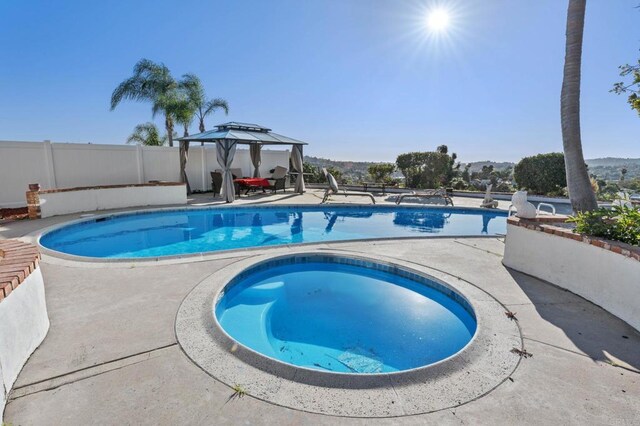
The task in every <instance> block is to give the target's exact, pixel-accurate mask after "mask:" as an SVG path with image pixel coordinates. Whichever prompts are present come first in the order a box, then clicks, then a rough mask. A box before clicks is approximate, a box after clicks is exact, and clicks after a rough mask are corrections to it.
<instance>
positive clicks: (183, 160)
mask: <svg viewBox="0 0 640 426" xmlns="http://www.w3.org/2000/svg"><path fill="white" fill-rule="evenodd" d="M188 159H189V142H188V141H180V180H182V183H185V184H186V185H187V194H191V185H189V178H188V177H187V160H188Z"/></svg>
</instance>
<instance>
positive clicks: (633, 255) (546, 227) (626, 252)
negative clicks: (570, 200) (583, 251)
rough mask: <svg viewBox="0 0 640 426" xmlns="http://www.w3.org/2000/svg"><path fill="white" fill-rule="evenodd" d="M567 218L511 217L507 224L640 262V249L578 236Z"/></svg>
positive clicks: (624, 244)
mask: <svg viewBox="0 0 640 426" xmlns="http://www.w3.org/2000/svg"><path fill="white" fill-rule="evenodd" d="M567 218H568V217H567V216H562V215H556V216H538V217H536V218H534V219H523V218H518V217H514V216H511V217H509V218H507V224H509V225H514V226H520V227H523V228H527V229H530V230H532V231H538V232H544V233H545V234H550V235H557V236H559V237H563V238H568V239H571V240H574V241H579V242H582V243H585V244H590V245H592V246H595V247H598V248H601V249H604V250H609V251H612V252H614V253H617V254H621V255H623V256H626V257H628V258H630V259H634V260H637V261H640V247H636V246H632V245H630V244H626V243H622V242H620V241H611V240H605V239H603V238H599V237H592V236H589V235H584V234H578V233H576V232H574V230H573V228H572V227H568V226H567V225H568V224H567V223H566V219H567Z"/></svg>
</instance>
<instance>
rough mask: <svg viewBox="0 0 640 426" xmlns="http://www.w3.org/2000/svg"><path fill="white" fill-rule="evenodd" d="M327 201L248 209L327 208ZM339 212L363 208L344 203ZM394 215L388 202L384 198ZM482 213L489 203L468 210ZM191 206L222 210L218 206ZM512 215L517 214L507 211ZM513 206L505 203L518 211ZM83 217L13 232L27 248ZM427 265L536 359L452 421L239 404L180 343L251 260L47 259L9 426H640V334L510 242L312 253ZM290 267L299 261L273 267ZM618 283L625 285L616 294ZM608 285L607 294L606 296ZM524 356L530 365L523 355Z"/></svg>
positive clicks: (204, 199)
mask: <svg viewBox="0 0 640 426" xmlns="http://www.w3.org/2000/svg"><path fill="white" fill-rule="evenodd" d="M319 193H320V191H317V190H314V191H309V192H308V193H307V194H305V195H294V194H291V193H285V194H278V195H270V194H267V195H264V196H263V195H261V194H259V195H256V196H252V197H247V198H244V197H243V198H242V199H241V200H240V202H239V204H247V203H262V202H265V203H266V202H268V203H294V204H304V203H311V204H314V203H318V202H319V198H318V197H319ZM334 200H335V201H334V202H336V201H337V202H361V201H362V200H361V199H359V197H357V198H355V199H349V198H346V199H345V198H344V197H335V198H334ZM379 200H380V202H384V198H382V197H379ZM454 202H455V204H456V206H474V207H477V206H478V205H479V203H480V202H481V200H479V199H461V198H455V199H454ZM190 203H191V204H194V205H202V204H216V203H217V202H216V201H211V196H210V195H208V194H203V195H198V196H195V197H193V198H192V199H191V200H190ZM504 204H506V205H504ZM508 204H509V203H508V202H505V203H503V202H501V207H506V206H507V205H508ZM78 216H79V215H69V216H64V217H54V218H48V219H42V220H37V221H19V222H13V223H5V224H0V238H16V237H23V236H26V237H24V239H25V240H26V241H29V240H31V239H32V238H30V237H29V236H28V234H30V233H33V232H34V231H37V230H38V229H41V228H44V227H47V226H51V225H53V224H56V223H60V222H63V221H66V220H70V219H72V218H77V217H78ZM320 248H331V249H332V250H334V251H345V252H351V253H357V254H361V255H365V256H366V255H370V254H377V255H382V256H387V257H391V258H397V259H401V260H404V261H406V262H414V263H416V264H418V265H423V266H427V267H430V268H433V269H436V270H439V271H442V272H444V273H447V274H450V275H452V276H455V277H460V278H462V279H464V280H467V281H469V282H471V283H473V284H475V285H477V286H478V287H480V288H482V289H484V290H486V291H487V292H489V293H490V294H491V295H493V296H494V297H495V298H496V299H497V300H499V301H500V302H501V303H502V304H503V305H505V307H506V308H507V309H508V310H510V311H514V312H516V313H517V318H518V324H519V326H520V329H521V333H522V335H523V338H524V346H525V348H526V349H527V350H528V351H529V352H531V353H532V354H533V357H532V358H527V359H522V361H521V362H520V365H519V366H518V368H517V369H516V371H515V373H514V374H512V376H511V380H507V381H505V382H503V383H502V384H501V385H499V386H498V387H497V388H496V389H494V390H493V391H492V392H490V393H488V394H486V395H485V396H483V397H481V398H479V399H476V400H474V401H471V402H468V403H466V404H464V405H460V406H458V407H455V408H452V409H446V410H442V411H438V412H434V413H430V414H423V415H416V416H408V417H395V418H387V419H363V418H343V417H332V416H326V415H320V414H310V413H307V412H302V411H296V410H291V409H288V408H284V407H280V406H276V405H272V404H269V403H267V402H264V401H262V400H259V399H256V398H253V397H252V396H250V395H248V396H246V397H244V398H235V399H231V398H230V397H231V395H232V393H233V390H232V389H230V388H229V387H228V386H226V385H224V384H222V383H220V382H218V381H216V380H215V379H213V378H212V377H210V376H209V375H207V374H206V373H205V372H203V371H202V370H201V369H200V368H199V367H197V366H196V365H194V364H193V363H192V362H191V361H190V360H189V359H188V358H187V357H186V356H185V355H184V354H183V352H182V351H181V349H180V347H179V345H178V344H177V341H176V336H175V332H174V322H175V317H176V312H177V311H178V307H179V306H180V304H181V302H182V300H183V299H184V298H185V296H186V295H187V294H188V293H189V292H190V291H191V289H193V288H194V287H195V286H196V285H197V284H198V283H200V282H201V281H202V280H204V279H205V278H206V277H208V276H209V275H211V274H213V273H215V272H216V271H217V270H219V269H220V268H222V267H224V266H227V265H230V264H232V263H234V262H236V261H238V260H240V259H246V258H248V257H250V256H247V255H246V254H239V253H235V254H228V255H225V254H219V255H216V256H215V257H212V258H211V259H209V260H199V261H192V262H188V263H187V262H175V263H171V262H160V263H157V264H156V263H149V262H131V263H129V262H126V263H117V264H113V263H111V264H109V263H83V262H71V261H61V260H60V259H53V258H51V257H48V256H44V257H43V260H42V262H41V267H42V272H43V275H44V278H45V285H46V292H47V293H46V297H47V305H48V310H49V316H50V320H51V328H50V331H49V334H48V335H47V337H46V338H45V340H44V342H43V343H42V345H41V346H40V347H39V348H38V349H37V350H36V352H35V353H34V354H33V355H32V356H31V358H30V359H29V361H28V362H27V364H26V366H25V367H24V369H23V371H22V372H21V374H20V376H19V377H18V381H17V383H16V385H15V387H14V389H13V391H12V393H11V395H10V401H9V403H8V405H7V407H6V411H5V421H6V422H8V423H11V424H13V425H31V424H34V425H42V424H47V425H51V424H65V425H69V424H73V425H75V424H314V425H315V424H363V425H364V424H425V423H437V424H510V425H511V424H525V423H526V424H558V423H562V424H576V425H584V424H629V425H631V424H637V422H638V419H639V418H640V404H638V401H639V400H640V399H639V398H640V374H639V371H640V370H639V369H640V334H639V333H638V332H636V331H635V330H634V329H632V328H631V327H630V326H628V325H627V324H626V323H624V322H622V321H621V320H619V319H617V318H615V317H614V316H612V315H610V314H608V313H607V312H605V311H604V310H602V309H601V308H599V307H597V306H595V305H593V304H591V303H590V302H587V301H586V300H584V299H582V298H580V297H578V296H576V295H574V294H572V293H569V292H567V291H564V290H560V289H558V288H556V287H554V286H552V285H550V284H548V283H544V282H542V281H539V280H537V279H534V278H531V277H528V276H526V275H523V274H520V273H517V272H514V271H511V270H509V269H507V268H505V267H504V266H503V265H502V263H501V260H502V255H503V248H504V244H503V241H502V239H501V238H443V239H420V240H404V241H377V242H376V241H371V242H336V243H330V244H316V245H312V246H306V247H305V250H307V251H309V250H313V249H320ZM267 250H268V252H269V253H288V252H291V251H292V249H291V248H288V247H274V248H270V249H265V250H264V251H262V253H267ZM614 279H615V278H614V277H612V281H613V280H614ZM604 284H607V283H604ZM513 356H517V355H515V354H514V355H513Z"/></svg>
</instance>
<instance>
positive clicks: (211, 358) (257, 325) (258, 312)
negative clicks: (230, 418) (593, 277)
mask: <svg viewBox="0 0 640 426" xmlns="http://www.w3.org/2000/svg"><path fill="white" fill-rule="evenodd" d="M425 255H428V254H426V253H425ZM212 272H213V271H212ZM175 330H176V337H177V339H178V343H179V344H180V347H181V348H182V350H183V352H184V353H185V355H186V356H188V357H189V358H190V359H191V360H192V361H193V362H194V363H195V364H196V365H198V366H199V367H200V368H202V370H204V371H205V372H206V373H207V374H209V375H210V376H212V377H214V378H216V379H217V380H219V381H220V382H222V383H225V384H226V385H228V386H229V387H230V388H233V389H235V390H236V391H238V390H242V391H244V392H246V393H247V394H248V395H251V396H254V397H256V398H259V399H262V400H264V401H268V402H271V403H274V404H278V405H281V406H285V407H289V408H293V409H297V410H304V411H310V412H315V413H323V414H330V415H339V416H357V417H396V416H403V415H411V414H419V413H426V412H431V411H436V410H441V409H444V408H451V407H455V406H458V405H460V404H464V403H465V402H467V401H471V400H474V399H476V398H478V397H480V396H482V395H484V394H486V393H487V392H490V391H491V390H492V389H494V388H495V387H497V386H499V385H500V384H501V383H503V382H504V381H505V380H506V379H507V377H509V376H510V375H511V374H512V373H513V371H514V369H515V368H516V367H517V365H518V362H519V359H520V358H519V357H518V356H517V355H514V353H513V352H512V349H513V348H521V347H522V339H521V336H520V332H519V329H518V326H517V323H516V322H515V321H511V320H509V319H508V318H507V316H506V315H505V310H504V307H503V306H501V305H500V303H499V302H497V301H496V300H495V299H494V298H493V297H491V295H489V294H487V293H486V292H485V291H483V290H481V289H480V288H478V287H477V286H475V285H473V284H471V283H470V282H467V281H465V280H463V279H460V278H458V277H455V276H453V275H450V274H447V273H445V272H443V271H438V270H435V269H431V268H428V267H427V266H424V265H420V264H416V263H412V262H407V261H404V260H400V259H394V258H389V257H386V256H381V255H376V254H369V255H368V256H367V257H361V256H359V255H357V254H353V253H349V252H346V251H336V250H324V249H319V250H317V251H315V252H301V251H298V252H295V251H294V252H293V253H289V254H286V255H281V256H275V257H274V256H273V255H269V254H265V255H261V256H257V257H250V258H246V259H242V260H238V261H235V262H233V263H231V264H229V265H228V266H225V267H223V268H221V269H219V270H216V271H215V272H213V273H212V274H211V275H210V276H209V277H208V278H206V279H204V280H203V281H202V282H201V283H200V284H198V285H197V286H196V287H195V288H194V289H193V290H192V291H191V293H189V295H188V296H187V297H186V298H185V300H184V301H183V303H182V304H181V306H180V309H179V310H178V314H177V315H176V326H175ZM230 392H232V391H231V390H230Z"/></svg>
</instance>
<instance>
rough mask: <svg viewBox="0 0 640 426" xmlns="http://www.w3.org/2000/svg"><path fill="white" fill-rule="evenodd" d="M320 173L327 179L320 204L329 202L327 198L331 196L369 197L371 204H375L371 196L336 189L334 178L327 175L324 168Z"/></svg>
mask: <svg viewBox="0 0 640 426" xmlns="http://www.w3.org/2000/svg"><path fill="white" fill-rule="evenodd" d="M322 173H324V175H325V177H326V178H327V182H328V183H329V187H328V188H327V189H326V190H325V191H324V197H323V198H322V202H321V203H320V204H324V203H326V202H327V201H328V200H329V197H330V196H331V195H344V196H345V197H349V196H356V197H357V196H360V197H369V198H371V202H372V203H373V204H375V203H376V199H375V198H373V195H371V194H369V193H366V192H347V191H340V188H338V182H337V181H336V178H334V177H333V175H332V174H331V173H329V172H328V171H327V169H325V168H323V169H322Z"/></svg>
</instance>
